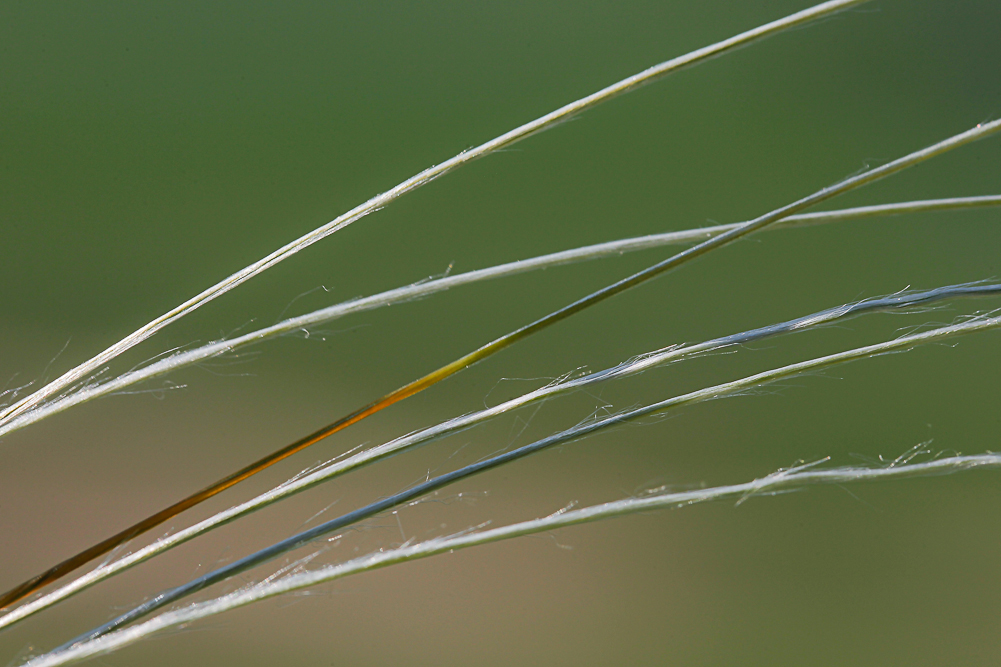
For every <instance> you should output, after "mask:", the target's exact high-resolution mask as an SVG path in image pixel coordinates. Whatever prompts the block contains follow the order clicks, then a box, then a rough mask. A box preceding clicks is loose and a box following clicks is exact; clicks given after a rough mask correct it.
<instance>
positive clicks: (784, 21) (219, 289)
mask: <svg viewBox="0 0 1001 667" xmlns="http://www.w3.org/2000/svg"><path fill="white" fill-rule="evenodd" d="M866 1H867V0H831V1H830V2H824V3H821V4H819V5H816V6H814V7H811V8H809V9H805V10H803V11H800V12H796V13H794V14H790V15H789V16H786V17H784V18H781V19H779V20H777V21H772V22H770V23H766V24H764V25H761V26H758V27H757V28H754V29H752V30H748V31H746V32H743V33H740V34H739V35H736V36H734V37H731V38H729V39H725V40H723V41H721V42H717V43H715V44H712V45H710V46H706V47H703V48H701V49H697V50H695V51H692V52H691V53H688V54H686V55H683V56H679V57H677V58H673V59H671V60H668V61H666V62H663V63H660V64H658V65H654V66H653V67H650V68H648V69H645V70H643V71H642V72H639V73H637V74H634V75H632V76H630V77H627V78H625V79H622V80H621V81H618V82H617V83H614V84H612V85H610V86H608V87H606V88H603V89H601V90H599V91H597V92H595V93H592V94H590V95H588V96H586V97H582V98H580V99H578V100H576V101H574V102H571V103H570V104H567V105H565V106H563V107H560V108H559V109H557V110H555V111H552V112H550V113H548V114H546V115H544V116H541V117H540V118H537V119H535V120H533V121H531V122H529V123H526V124H524V125H521V126H520V127H517V128H515V129H513V130H511V131H509V132H506V133H505V134H502V135H500V136H499V137H496V138H494V139H491V140H490V141H488V142H486V143H484V144H481V145H480V146H477V147H475V148H472V149H469V150H467V151H463V152H462V153H460V154H458V155H456V156H455V157H453V158H451V159H449V160H446V161H445V162H442V163H441V164H438V165H435V166H433V167H430V168H428V169H425V170H424V171H422V172H420V173H419V174H417V175H416V176H412V177H411V178H408V179H407V180H405V181H403V182H402V183H400V184H399V185H397V186H396V187H394V188H392V189H391V190H388V191H386V192H384V193H382V194H380V195H377V196H375V197H373V198H371V199H369V200H368V201H367V202H365V203H363V204H361V205H359V206H356V207H355V208H353V209H351V210H350V211H348V212H347V213H344V214H342V215H340V216H338V217H337V218H335V219H334V220H331V221H330V222H328V223H327V224H325V225H322V226H320V227H317V228H316V229H314V230H313V231H311V232H309V233H308V234H305V235H303V236H301V237H299V238H298V239H296V240H294V241H292V242H291V243H288V244H286V245H284V246H282V247H281V248H279V249H278V250H275V251H274V252H272V253H271V254H269V255H268V256H266V257H264V258H263V259H260V260H258V261H257V262H254V263H253V264H250V265H249V266H247V267H245V268H243V269H241V270H240V271H237V272H236V273H234V274H232V275H230V276H229V277H227V278H225V279H224V280H222V281H221V282H219V283H216V284H215V285H213V286H212V287H209V288H208V289H206V290H204V291H203V292H201V293H199V294H197V295H196V296H194V297H192V298H190V299H188V300H187V301H185V302H184V303H182V304H181V305H179V306H177V307H175V308H173V309H171V310H169V311H168V312H166V313H164V314H163V315H161V316H159V317H157V318H156V319H154V320H152V321H151V322H149V323H147V324H145V325H143V326H142V327H140V328H139V329H137V330H135V331H134V332H132V333H131V334H129V335H128V336H126V337H125V338H122V339H121V340H119V341H118V342H117V343H115V344H114V345H112V346H110V347H108V348H107V349H105V350H104V351H103V352H101V353H100V354H97V355H96V356H94V357H92V358H90V359H89V360H87V361H85V362H83V363H82V364H80V365H78V366H76V367H74V368H73V369H71V370H69V371H67V372H66V373H64V374H63V375H61V376H59V377H58V378H56V379H55V380H53V381H52V382H49V383H48V384H46V385H44V386H43V387H41V388H39V389H38V390H36V391H34V392H33V393H31V394H29V395H28V396H25V397H24V398H22V399H20V400H17V401H15V402H14V403H12V404H11V405H9V406H7V407H5V408H3V409H0V426H2V425H3V424H6V423H8V422H10V421H12V420H13V419H15V418H16V417H18V416H19V415H21V414H24V413H25V412H28V411H29V410H31V409H33V408H36V407H38V406H39V405H41V404H42V403H43V402H44V401H45V400H47V399H49V398H51V397H53V396H58V395H60V394H63V393H65V392H67V391H69V390H70V389H72V388H73V387H74V386H76V385H78V384H79V383H81V382H86V381H87V380H88V379H89V378H91V377H93V376H94V375H95V374H96V373H99V372H100V371H101V369H102V368H104V366H105V365H106V364H107V363H108V362H110V361H111V360H112V359H114V358H115V357H117V356H118V355H120V354H121V353H123V352H125V351H126V350H128V349H130V348H132V347H133V346H135V345H138V344H139V343H141V342H142V341H144V340H146V339H147V338H149V337H150V336H152V335H153V334H155V333H156V332H157V331H159V330H160V329H162V328H163V327H165V326H167V325H168V324H170V323H171V322H174V321H175V320H177V319H179V318H181V317H183V316H185V315H187V314H188V313H190V312H192V311H194V310H196V309H197V308H199V307H201V306H203V305H205V304H206V303H208V302H209V301H211V300H212V299H215V298H216V297H218V296H220V295H222V294H225V293H226V292H228V291H229V290H231V289H233V288H235V287H236V286H238V285H240V284H241V283H244V282H246V281H247V280H250V279H251V278H253V277H254V276H256V275H257V274H259V273H261V272H263V271H265V270H267V269H269V268H270V267H272V266H274V265H275V264H277V263H279V262H281V261H283V260H285V259H287V258H288V257H291V256H292V255H294V254H295V253H297V252H299V251H300V250H302V249H303V248H306V247H308V246H310V245H312V244H313V243H316V242H317V241H319V240H320V239H322V238H324V237H326V236H329V235H330V234H333V233H334V232H336V231H338V230H340V229H343V228H344V227H346V226H348V225H350V224H351V223H353V222H355V221H357V220H359V219H361V218H363V217H365V216H366V215H368V214H369V213H373V212H375V211H377V210H379V209H380V208H383V207H384V206H386V205H388V204H389V203H391V202H392V201H394V200H395V199H397V198H399V197H401V196H402V195H404V194H406V193H407V192H410V191H411V190H415V189H417V188H419V187H421V186H422V185H426V184H427V183H430V182H431V181H433V180H434V179H436V178H438V177H440V176H443V175H445V174H446V173H448V172H450V171H452V170H453V169H456V168H458V167H460V166H462V165H464V164H466V163H468V162H471V161H473V160H475V159H477V158H480V157H483V156H485V155H488V154H490V153H493V152H495V151H497V150H500V149H503V148H507V147H509V146H511V145H512V144H514V143H516V142H518V141H521V140H522V139H525V138H526V137H529V136H531V135H533V134H535V133H537V132H540V131H542V130H545V129H548V128H551V127H553V126H554V125H556V124H558V123H560V122H562V121H565V120H567V119H569V118H571V117H573V116H575V115H577V114H580V113H582V112H583V111H586V110H588V109H590V108H592V107H594V106H597V105H598V104H600V103H602V102H605V101H607V100H610V99H612V98H613V97H616V96H618V95H621V94H623V93H627V92H630V91H633V90H636V89H637V88H639V87H641V86H643V85H645V84H648V83H652V82H653V81H656V80H657V79H660V78H662V77H664V76H666V75H667V74H670V73H672V72H676V71H678V70H680V69H683V68H685V67H688V66H691V65H694V64H697V63H700V62H703V61H705V60H708V59H710V58H714V57H716V56H719V55H722V54H724V53H727V52H729V51H732V50H734V49H737V48H739V47H742V46H746V45H748V44H750V43H752V42H755V41H757V40H759V39H762V38H764V37H768V36H770V35H774V34H776V33H778V32H781V31H783V30H788V29H790V28H795V27H797V26H802V25H803V24H805V23H808V22H810V21H814V20H816V19H818V18H822V17H825V16H830V15H832V14H834V13H835V12H839V11H842V10H844V9H848V8H850V7H854V6H857V5H860V4H862V3H863V2H866Z"/></svg>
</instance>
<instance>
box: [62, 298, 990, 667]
mask: <svg viewBox="0 0 1001 667" xmlns="http://www.w3.org/2000/svg"><path fill="white" fill-rule="evenodd" d="M998 327H1001V317H979V318H975V319H973V320H970V321H968V322H965V323H962V324H956V325H953V326H950V327H942V328H939V329H933V330H931V331H926V332H923V333H919V334H913V335H910V336H903V337H901V338H898V339H896V340H892V341H888V342H884V343H877V344H875V345H868V346H865V347H860V348H856V349H854V350H848V351H846V352H840V353H838V354H832V355H828V356H825V357H818V358H816V359H810V360H808V361H803V362H799V363H796V364H790V365H788V366H783V367H781V368H777V369H773V370H770V371H765V372H763V373H757V374H755V375H751V376H748V377H745V378H741V379H739V380H734V381H732V382H727V383H724V384H721V385H716V386H713V387H708V388H705V389H699V390H697V391H693V392H690V393H687V394H683V395H681V396H676V397H673V398H669V399H666V400H663V401H658V402H656V403H652V404H650V405H645V406H642V407H639V408H635V409H633V410H629V411H626V412H623V413H621V414H618V415H613V416H610V417H605V418H602V419H596V420H594V421H592V422H589V423H585V424H581V425H578V426H574V427H573V428H570V429H567V430H565V431H562V432H560V433H556V434H554V435H551V436H549V437H547V438H543V439H542V440H538V441H536V442H533V443H531V444H528V445H525V446H523V447H519V448H517V449H513V450H511V451H508V452H504V453H503V454H499V455H497V456H493V457H491V458H488V459H485V460H483V461H479V462H477V463H473V464H471V465H468V466H465V467H463V468H460V469H459V470H455V471H453V472H450V473H446V474H443V475H439V476H438V477H435V478H433V479H430V480H427V481H426V482H423V483H421V484H417V485H415V486H413V487H411V488H410V489H407V490H405V491H402V492H400V493H397V494H394V495H392V496H390V497H388V498H384V499H382V500H379V501H377V502H374V503H371V504H370V505H367V506H366V507H363V508H361V509H358V510H355V511H353V512H349V513H347V514H344V515H341V516H339V517H337V518H335V519H331V520H330V521H327V522H324V523H322V524H320V525H318V526H315V527H313V528H310V529H309V530H305V531H302V532H300V533H298V534H297V535H293V536H292V537H289V538H286V539H284V540H282V541H280V542H277V543H275V544H273V545H271V546H269V547H266V548H264V549H261V550H260V551H257V552H256V553H253V554H251V555H249V556H245V557H244V558H241V559H239V560H236V561H233V562H232V563H228V564H226V565H224V566H223V567H220V568H218V569H216V570H213V571H212V572H208V573H206V574H204V575H201V576H199V577H196V578H195V579H193V580H191V581H189V582H188V583H186V584H183V585H181V586H177V587H176V588H172V589H169V590H166V591H163V592H161V593H158V594H157V595H155V596H153V597H152V598H150V599H149V600H148V601H146V602H144V603H143V604H141V605H139V606H137V607H135V608H134V609H132V610H131V611H129V612H126V613H125V614H122V615H121V616H119V617H118V618H115V619H113V620H111V621H109V622H108V623H105V624H104V625H102V626H100V627H98V628H96V629H94V630H91V631H90V632H87V633H85V634H83V635H81V636H79V637H77V638H75V639H73V640H71V641H70V642H68V643H66V644H64V645H63V646H61V647H59V648H57V649H56V652H57V653H58V652H59V651H63V650H67V649H69V648H70V647H72V646H73V645H75V644H80V643H83V642H87V641H90V640H92V639H96V638H97V637H101V636H103V635H106V634H108V633H109V632H112V631H114V630H116V629H118V628H120V627H123V626H125V625H127V624H129V623H131V622H133V621H136V620H138V619H140V618H143V617H145V616H148V615H149V614H151V613H153V612H155V611H157V610H159V609H162V608H163V607H165V606H167V605H169V604H172V603H174V602H177V601H178V600H181V599H184V598H185V597H187V596H189V595H192V594H194V593H197V592H198V591H201V590H203V589H205V588H207V587H209V586H212V585H213V584H217V583H219V582H222V581H225V580H226V579H229V578H230V577H233V576H236V575H238V574H240V573H243V572H246V571H247V570H249V569H251V568H254V567H257V566H258V565H261V564H263V563H266V562H269V561H272V560H274V559H275V558H278V557H280V556H283V555H285V554H287V553H289V552H291V551H294V550H296V549H299V548H301V547H303V546H305V545H307V544H309V543H310V542H313V541H314V540H317V539H319V538H321V537H324V536H327V535H330V534H331V533H334V532H336V531H339V530H341V529H343V528H346V527H348V526H350V525H353V524H355V523H358V522H359V521H362V520H364V519H367V518H370V517H372V516H375V515H377V514H381V513H382V512H385V511H388V510H390V509H393V508H395V507H399V506H400V505H403V504H406V503H408V502H411V501H413V500H416V499H418V498H421V497H423V496H425V495H427V494H428V493H431V492H432V491H435V490H438V489H441V488H443V487H445V486H448V485H449V484H452V483H453V482H457V481H459V480H462V479H465V478H467V477H471V476H473V475H476V474H479V473H481V472H484V471H487V470H492V469H493V468H497V467H499V466H502V465H505V464H507V463H510V462H511V461H515V460H517V459H520V458H524V457H525V456H528V455H530V454H535V453H537V452H540V451H542V450H544V449H547V448H549V447H552V446H555V445H562V444H566V443H569V442H573V441H576V440H579V439H581V438H584V437H587V436H588V435H591V434H592V433H595V432H597V431H600V430H603V429H606V428H608V427H610V426H616V425H619V424H624V423H627V422H630V421H634V420H636V419H639V418H641V417H647V416H650V415H652V414H655V413H660V412H664V411H667V410H672V409H676V408H680V407H684V406H689V405H694V404H697V403H701V402H704V401H707V400H714V399H717V398H721V397H725V396H731V395H734V394H737V393H740V392H743V391H746V390H748V389H751V388H757V387H761V386H764V385H767V384H770V383H772V382H776V381H778V380H785V379H788V378H791V377H795V376H798V375H801V374H802V373H806V372H815V371H818V370H821V369H824V368H829V367H831V366H836V365H841V364H844V363H848V362H851V361H856V360H858V359H865V358H867V357H872V356H875V355H880V354H886V353H888V352H893V351H899V350H905V349H909V348H911V347H914V346H917V345H921V344H923V343H928V342H937V341H942V340H945V339H949V338H952V337H955V336H960V335H964V334H969V333H974V332H980V331H985V330H990V329H994V328H998Z"/></svg>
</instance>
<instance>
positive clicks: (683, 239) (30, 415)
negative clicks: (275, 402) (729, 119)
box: [0, 195, 1001, 437]
mask: <svg viewBox="0 0 1001 667" xmlns="http://www.w3.org/2000/svg"><path fill="white" fill-rule="evenodd" d="M999 205H1001V195H988V196H982V197H954V198H949V199H931V200H921V201H910V202H900V203H893V204H880V205H876V206H861V207H857V208H848V209H841V210H835V211H823V212H819V213H800V214H797V215H791V216H789V217H787V218H784V219H783V220H780V221H779V222H777V223H776V224H775V226H773V227H770V228H769V229H778V228H786V227H793V226H802V225H810V224H822V223H828V222H837V221H842V220H855V219H859V218H869V217H876V216H887V215H900V214H904V213H920V212H926V211H946V210H959V209H969V208H983V207H989V206H999ZM742 224H744V223H739V222H738V223H731V224H726V225H714V226H712V227H702V228H696V229H686V230H681V231H676V232H665V233H663V234H650V235H648V236H640V237H635V238H628V239H619V240H616V241H609V242H606V243H598V244H595V245H590V246H584V247H581V248H573V249H571V250H563V251H561V252H555V253H551V254H548V255H541V256H539V257H533V258H530V259H524V260H519V261H515V262H508V263H506V264H499V265H497V266H492V267H488V268H485V269H477V270H475V271H468V272H466V273H460V274H457V275H454V276H447V277H444V278H437V279H432V280H426V281H422V282H419V283H414V284H412V285H406V286H404V287H398V288H396V289H392V290H389V291H386V292H382V293H380V294H375V295H372V296H367V297H364V298H360V299H354V300H351V301H346V302H343V303H338V304H335V305H333V306H329V307H326V308H321V309H319V310H315V311H312V312H310V313H306V314H304V315H298V316H295V317H290V318H287V319H285V320H282V321H281V322H277V323H275V324H273V325H271V326H267V327H263V328H261V329H257V330H255V331H251V332H248V333H246V334H243V335H241V336H237V337H234V338H230V339H227V340H219V341H213V342H211V343H208V344H206V345H202V346H200V347H197V348H194V349H191V350H185V351H183V352H177V353H175V354H172V355H170V356H169V357H166V358H164V359H160V360H159V361H156V362H154V363H151V364H150V365H148V366H145V367H143V368H139V369H137V370H134V371H130V372H128V373H123V374H122V375H119V376H118V377H116V378H114V379H112V380H107V381H104V382H95V383H92V384H85V385H84V386H82V387H79V388H76V389H72V390H71V391H70V392H69V393H67V394H66V395H64V396H60V397H57V398H55V399H53V400H50V401H48V402H45V403H43V404H42V405H40V406H38V407H36V408H35V409H33V410H30V411H28V412H25V413H23V414H21V415H20V416H18V417H16V418H14V419H12V420H10V421H8V422H6V423H2V422H0V437H3V436H4V435H7V434H8V433H12V432H14V431H16V430H18V429H21V428H24V427H26V426H28V425H30V424H33V423H35V422H38V421H41V420H42V419H45V418H47V417H51V416H53V415H56V414H59V413H60V412H63V411H64V410H68V409H69V408H71V407H73V406H75V405H79V404H81V403H85V402H87V401H90V400H93V399H95V398H99V397H101V396H106V395H108V394H113V393H116V392H120V391H123V390H125V389H128V388H129V387H132V386H134V385H136V384H138V383H140V382H144V381H146V380H151V379H154V378H158V377H162V376H164V375H166V374H168V373H171V372H173V371H176V370H178V369H180V368H184V367H186V366H191V365H193V364H197V363H200V362H202V361H205V360H207V359H211V358H213V357H218V356H220V355H223V354H231V353H233V352H236V351H238V350H242V349H244V348H246V347H248V346H250V345H253V344H256V343H259V342H262V341H265V340H268V339H271V338H275V337H278V336H283V335H286V334H289V333H292V332H296V331H303V330H308V328H309V327H314V326H318V325H320V324H325V323H328V322H331V321H333V320H336V319H339V318H341V317H345V316H347V315H354V314H358V313H363V312H366V311H370V310H374V309H377V308H382V307H384V306H391V305H393V304H398V303H403V302H406V301H413V300H415V299H421V298H424V297H427V296H431V295H433V294H437V293H439V292H443V291H445V290H449V289H453V288H456V287H460V286H463V285H469V284H472V283H476V282H480V281H484V280H492V279H495V278H503V277H508V276H513V275H517V274H520V273H526V272H529V271H535V270H538V269H546V268H550V267H554V266H559V265H564V264H572V263H575V262H582V261H588V260H594V259H601V258H605V257H611V256H618V255H622V254H624V253H627V252H635V251H638V250H648V249H651V248H660V247H664V246H671V245H682V244H687V243H693V242H698V241H703V240H705V239H709V238H712V237H714V236H717V235H719V234H722V233H724V232H728V231H731V230H733V229H737V228H738V227H740V226H741V225H742Z"/></svg>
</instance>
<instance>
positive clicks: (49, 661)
mask: <svg viewBox="0 0 1001 667" xmlns="http://www.w3.org/2000/svg"><path fill="white" fill-rule="evenodd" d="M816 465H817V464H816V463H814V464H807V465H800V466H796V467H793V468H789V469H785V470H779V471H777V472H774V473H772V474H770V475H767V476H765V477H762V478H759V479H755V480H753V481H750V482H745V483H743V484H733V485H727V486H718V487H712V488H707V489H698V490H694V491H682V492H679V493H663V494H659V495H654V496H648V497H640V498H627V499H624V500H617V501H613V502H608V503H603V504H601V505H594V506H591V507H585V508H582V509H577V510H569V511H566V512H556V513H554V514H551V515H549V516H547V517H543V518H539V519H532V520H530V521H523V522H520V523H515V524H511V525H508V526H503V527H500V528H493V529H490V530H481V531H478V532H470V533H465V534H459V535H456V536H452V537H445V538H437V539H432V540H428V541H426V542H422V543H419V544H414V545H411V544H404V545H403V546H401V547H399V548H396V549H392V550H388V551H379V552H376V553H373V554H370V555H368V556H363V557H361V558H357V559H354V560H350V561H347V562H345V563H341V564H339V565H328V566H326V567H323V568H320V569H317V570H315V571H311V572H303V573H300V574H293V575H289V576H286V577H284V578H278V579H275V580H269V581H267V582H265V583H263V584H258V585H252V586H249V587H247V588H244V589H242V590H238V591H235V592H233V593H230V594H228V595H224V596H222V597H219V598H216V599H215V600H209V601H207V602H202V603H199V604H194V605H191V606H189V607H186V608H183V609H178V610H176V611H169V612H165V613H162V614H160V615H159V616H156V617H154V618H153V619H151V620H149V621H146V622H145V623H142V624H141V625H137V626H134V627H131V628H126V629H123V630H119V631H117V632H114V633H112V634H108V635H105V636H103V637H99V638H97V639H93V640H90V641H87V642H84V643H81V644H77V645H74V646H72V647H71V648H69V649H66V650H63V651H53V652H51V653H47V654H45V655H41V656H39V657H37V658H35V659H33V660H31V661H29V662H28V663H26V665H25V667H57V666H58V665H68V664H72V663H76V662H79V661H81V660H85V659H87V658H91V657H95V656H98V655H103V654H106V653H110V652H112V651H116V650H118V649H120V648H123V647H125V646H128V645H129V644H133V643H135V642H137V641H139V640H141V639H144V638H146V637H149V636H151V635H153V634H154V633H157V632H160V631H162V630H166V629H169V628H174V627H178V626H181V625H185V624H188V623H192V622H194V621H197V620H201V619H204V618H208V617H211V616H215V615H217V614H221V613H224V612H227V611H230V610H232V609H237V608H239V607H245V606H247V605H249V604H252V603H254V602H258V601H260V600H266V599H268V598H272V597H275V596H278V595H284V594H286V593H291V592H294V591H301V590H305V589H308V588H312V587H314V586H317V585H319V584H323V583H327V582H330V581H335V580H337V579H343V578H344V577H348V576H351V575H354V574H360V573H362V572H370V571H373V570H377V569H380V568H383V567H388V566H390V565H397V564H400V563H406V562H410V561H414V560H419V559H422V558H428V557H430V556H436V555H438V554H444V553H450V552H452V551H455V550H458V549H466V548H469V547H474V546H479V545H483V544H490V543H492V542H499V541H501V540H507V539H511V538H515V537H521V536H525V535H533V534H537V533H542V532H546V531H550V530H555V529H558V528H565V527H568V526H574V525H579V524H584V523H592V522H595V521H601V520H603V519H611V518H615V517H620V516H627V515H630V514H636V513H638V512H649V511H652V510H659V509H668V508H680V507H686V506H689V505H694V504H696V503H703V502H707V501H712V500H726V499H732V500H737V501H738V502H742V501H744V500H746V499H748V498H751V497H754V496H761V495H775V494H777V493H780V492H784V491H791V490H797V489H802V488H805V487H808V486H814V485H822V484H823V485H827V484H854V483H858V482H877V481H889V480H893V479H907V478H913V477H925V476H931V475H945V474H950V473H954V472H960V471H964V470H971V469H975V468H985V469H996V468H999V467H1001V454H994V453H986V454H979V455H974V456H950V457H946V458H940V459H936V460H931V461H926V462H922V463H908V462H904V463H897V462H894V463H891V464H889V465H888V466H885V467H882V468H864V467H842V468H831V469H817V468H816V467H815V466H816Z"/></svg>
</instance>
